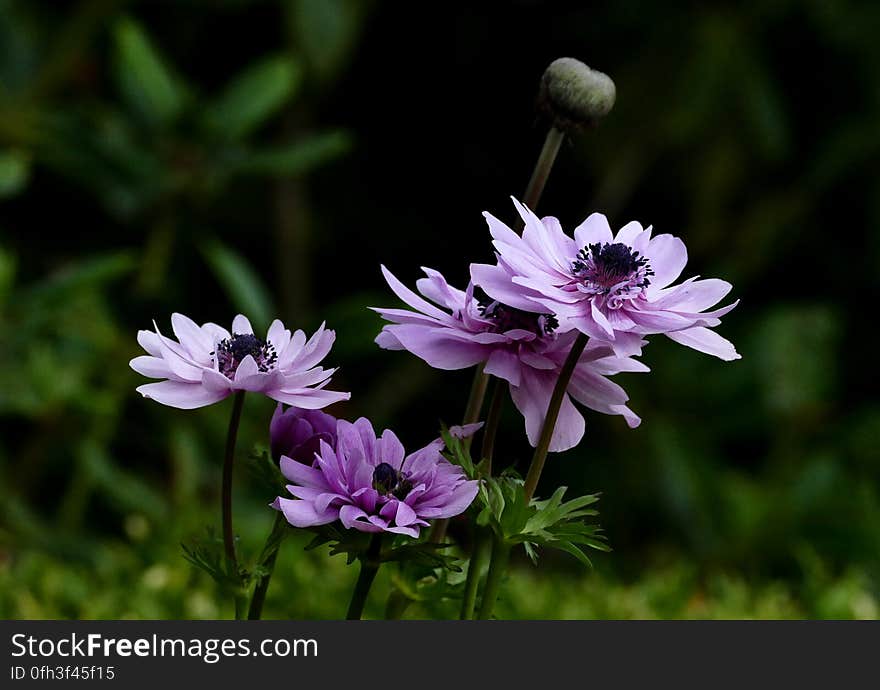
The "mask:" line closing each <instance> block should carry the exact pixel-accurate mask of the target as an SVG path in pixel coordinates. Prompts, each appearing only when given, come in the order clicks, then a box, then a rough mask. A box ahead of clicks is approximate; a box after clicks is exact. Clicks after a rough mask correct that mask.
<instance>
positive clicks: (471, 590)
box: [459, 528, 489, 621]
mask: <svg viewBox="0 0 880 690" xmlns="http://www.w3.org/2000/svg"><path fill="white" fill-rule="evenodd" d="M488 536H489V535H488V534H487V532H486V530H483V529H480V528H477V531H476V533H475V535H474V548H473V551H472V553H471V560H470V563H469V564H468V573H467V580H465V583H464V596H463V598H462V600H461V615H460V616H459V620H463V621H467V620H470V619H471V618H473V617H474V607H475V606H476V603H477V589H478V588H479V586H480V575H481V574H482V573H481V571H482V570H483V564H484V563H485V562H486V557H487V556H488V555H489V539H488Z"/></svg>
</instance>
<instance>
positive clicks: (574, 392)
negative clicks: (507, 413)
mask: <svg viewBox="0 0 880 690" xmlns="http://www.w3.org/2000/svg"><path fill="white" fill-rule="evenodd" d="M514 204H515V205H516V209H517V211H518V212H519V214H520V216H521V218H522V220H523V222H524V224H525V229H524V230H523V233H522V236H520V235H518V234H517V233H516V232H514V231H513V230H512V229H511V228H509V227H508V226H507V225H505V224H504V223H502V222H501V221H500V220H498V219H497V218H495V217H494V216H492V215H491V214H489V213H486V214H484V215H485V217H486V220H487V222H488V224H489V230H490V233H491V236H492V240H493V244H494V246H495V249H496V259H497V261H496V263H495V264H492V265H490V264H472V265H471V282H470V283H469V284H468V286H467V289H466V290H464V291H462V290H459V289H456V288H453V287H452V286H450V285H449V284H448V283H447V282H446V280H445V279H444V277H443V276H442V275H441V274H440V273H438V272H437V271H435V270H432V269H428V268H425V269H423V270H424V272H425V275H426V277H425V278H422V279H420V280H418V281H417V283H416V287H417V289H418V291H419V292H420V293H421V296H419V295H418V294H416V293H415V292H413V291H412V290H410V289H408V288H407V287H406V286H405V285H403V283H401V282H400V281H399V280H398V279H397V278H396V277H395V276H394V275H393V274H392V273H391V272H390V271H388V270H387V269H386V268H385V267H384V266H383V267H382V272H383V274H384V276H385V280H386V281H387V282H388V284H389V286H390V287H391V289H392V291H393V292H394V293H395V295H397V297H399V298H400V299H401V300H402V301H403V302H404V303H405V304H406V305H407V306H408V307H409V309H396V308H394V309H390V308H377V309H376V311H377V312H378V313H379V314H380V315H381V316H382V317H383V318H384V319H385V320H386V321H388V322H390V323H389V325H386V326H385V327H384V328H383V329H382V332H381V333H380V334H379V336H378V337H377V338H376V342H377V343H378V344H379V345H380V346H381V347H383V348H386V349H389V350H408V351H409V352H411V353H412V354H414V355H416V356H417V357H419V358H421V359H423V360H424V361H425V362H427V363H428V364H429V365H431V366H432V367H436V368H439V369H464V368H467V367H472V366H474V365H476V364H483V365H484V371H485V372H486V373H487V374H491V375H492V376H496V377H498V378H501V379H504V380H505V381H507V382H508V384H510V394H511V397H512V399H513V402H514V404H515V405H516V407H517V409H518V410H519V411H520V413H521V414H522V415H523V417H524V419H525V425H526V433H527V436H528V438H529V441H530V442H531V444H532V445H533V446H535V445H537V443H538V438H539V435H540V431H541V428H542V426H543V424H544V420H545V415H546V412H547V409H548V404H549V401H550V397H551V395H552V391H553V389H554V386H555V384H556V381H557V380H558V379H559V375H560V372H561V368H562V366H563V363H564V361H565V359H566V357H567V356H568V353H569V351H570V350H571V349H572V345H573V343H574V341H575V339H576V338H577V336H578V333H583V334H584V335H586V336H589V341H588V342H587V345H586V347H585V348H584V351H583V354H582V355H581V356H580V358H579V359H578V360H577V362H576V365H575V368H574V373H573V374H572V376H571V379H570V381H569V383H568V387H567V389H566V394H565V396H564V398H563V401H562V407H561V408H560V411H559V417H558V420H557V424H556V427H555V429H554V431H553V435H552V437H551V442H550V446H549V450H551V451H563V450H567V449H569V448H571V447H573V446H575V445H576V444H577V443H579V442H580V440H581V438H582V437H583V435H584V418H583V416H582V415H581V414H580V412H578V410H577V409H576V407H575V406H574V404H573V403H572V399H574V400H575V401H577V402H579V403H581V404H582V405H584V406H586V407H588V408H590V409H592V410H596V411H598V412H602V413H605V414H613V415H621V416H622V417H623V418H624V420H625V421H626V423H627V424H628V425H629V426H630V427H635V426H638V424H639V422H640V420H639V417H638V416H637V415H636V414H634V413H633V412H632V411H631V410H630V409H629V408H628V407H627V405H626V403H627V395H626V393H625V391H624V390H623V389H622V388H621V387H620V386H618V385H617V384H615V383H612V382H611V381H609V380H608V378H607V377H608V376H611V375H613V374H617V373H620V372H646V371H648V368H647V367H646V366H645V365H643V364H641V363H640V362H639V361H637V360H635V359H633V358H634V357H635V356H638V355H640V354H641V351H642V348H643V347H644V346H645V345H646V344H647V341H646V340H645V337H646V336H648V335H652V334H658V333H662V334H664V335H666V336H667V337H669V338H671V339H672V340H675V341H677V342H679V343H682V344H684V345H687V346H689V347H692V348H694V349H697V350H700V351H702V352H706V353H709V354H712V355H715V356H717V357H720V358H721V359H724V360H732V359H737V358H739V355H738V354H737V352H736V349H735V348H734V347H733V345H732V344H731V343H730V342H729V341H727V340H725V339H724V338H722V337H721V336H719V335H718V334H717V333H715V332H714V331H712V330H710V329H711V328H712V327H714V326H717V325H718V324H719V323H720V318H721V317H722V316H723V315H724V314H726V313H727V312H729V311H730V310H731V309H733V308H734V307H735V306H736V302H734V303H733V304H730V305H727V306H725V307H722V308H720V309H714V310H711V311H707V309H709V308H710V307H711V306H712V305H714V304H716V303H717V302H718V301H719V300H720V299H721V298H723V297H724V296H725V295H726V294H727V293H728V292H729V291H730V288H731V286H730V284H729V283H726V282H725V281H722V280H716V279H710V280H697V279H696V278H691V279H689V280H686V281H685V282H683V283H681V284H679V285H675V286H671V283H672V282H673V281H675V280H676V279H677V278H678V276H679V275H680V274H681V272H682V270H683V269H684V266H685V264H686V262H687V251H686V249H685V246H684V243H683V242H682V241H681V240H680V239H678V238H677V237H673V236H672V235H657V236H656V237H653V238H652V236H651V228H647V229H643V228H642V226H641V225H640V224H639V223H636V222H631V223H628V224H627V225H625V226H623V228H621V229H620V230H619V231H618V232H617V234H616V235H615V234H613V233H612V231H611V228H610V227H609V225H608V221H607V220H606V219H605V216H603V215H601V214H598V213H594V214H592V215H591V216H589V217H588V218H587V219H586V220H585V221H584V222H583V223H581V224H580V225H579V226H578V227H577V228H575V230H574V237H573V238H572V237H569V236H568V235H566V234H565V233H564V232H563V230H562V227H561V225H560V223H559V221H558V220H556V219H555V218H552V217H546V218H543V219H539V218H538V217H537V216H536V215H535V214H534V213H532V212H531V211H530V210H529V209H527V208H526V207H525V206H523V205H522V204H520V203H519V202H518V201H516V200H514ZM478 295H482V296H481V297H480V296H478Z"/></svg>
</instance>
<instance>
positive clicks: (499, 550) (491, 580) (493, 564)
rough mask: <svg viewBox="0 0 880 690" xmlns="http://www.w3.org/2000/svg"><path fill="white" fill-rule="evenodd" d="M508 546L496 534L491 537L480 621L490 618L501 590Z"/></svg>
mask: <svg viewBox="0 0 880 690" xmlns="http://www.w3.org/2000/svg"><path fill="white" fill-rule="evenodd" d="M510 548H511V546H510V544H508V543H507V542H506V541H504V539H502V538H501V537H499V536H498V535H497V534H495V535H493V536H492V560H491V561H489V572H488V573H486V586H485V587H484V588H483V601H482V602H480V613H479V615H478V616H477V617H478V618H479V619H480V620H487V619H489V618H491V617H492V609H494V608H495V602H496V601H497V600H498V591H499V590H500V589H501V581H502V580H503V579H504V573H505V572H506V571H507V563H508V561H509V560H510Z"/></svg>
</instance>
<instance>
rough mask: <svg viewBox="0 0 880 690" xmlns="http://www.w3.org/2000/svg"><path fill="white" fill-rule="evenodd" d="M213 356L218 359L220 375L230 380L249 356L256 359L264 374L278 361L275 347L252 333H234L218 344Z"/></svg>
mask: <svg viewBox="0 0 880 690" xmlns="http://www.w3.org/2000/svg"><path fill="white" fill-rule="evenodd" d="M211 354H212V355H214V356H215V357H216V359H217V367H218V369H220V373H221V374H223V375H224V376H226V377H227V378H230V379H231V378H232V377H233V376H235V372H236V371H237V370H238V365H239V364H241V362H242V360H243V359H244V358H245V357H247V356H248V355H250V356H251V357H253V358H254V361H255V362H256V363H257V368H258V369H259V370H260V371H262V372H267V371H269V370H270V369H273V368H274V367H275V362H277V361H278V353H277V352H275V346H274V345H272V343H267V342H266V341H265V340H260V338H258V337H256V336H255V335H253V334H252V333H233V334H232V337H231V338H224V339H223V340H221V341H220V342H219V343H217V349H216V350H215V351H214V352H212V353H211Z"/></svg>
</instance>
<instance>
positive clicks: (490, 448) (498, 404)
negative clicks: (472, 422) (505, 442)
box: [481, 379, 507, 477]
mask: <svg viewBox="0 0 880 690" xmlns="http://www.w3.org/2000/svg"><path fill="white" fill-rule="evenodd" d="M506 392H507V382H506V381H504V380H503V379H495V383H494V385H493V386H492V401H491V402H490V403H489V414H488V415H487V416H486V430H485V433H484V434H483V450H482V453H481V455H482V458H483V461H484V462H485V463H486V464H485V466H484V469H483V474H484V475H485V476H487V477H488V476H490V475H491V474H492V456H493V455H494V454H495V436H497V435H498V423H499V422H500V421H501V410H502V409H503V408H504V394H505V393H506Z"/></svg>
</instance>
